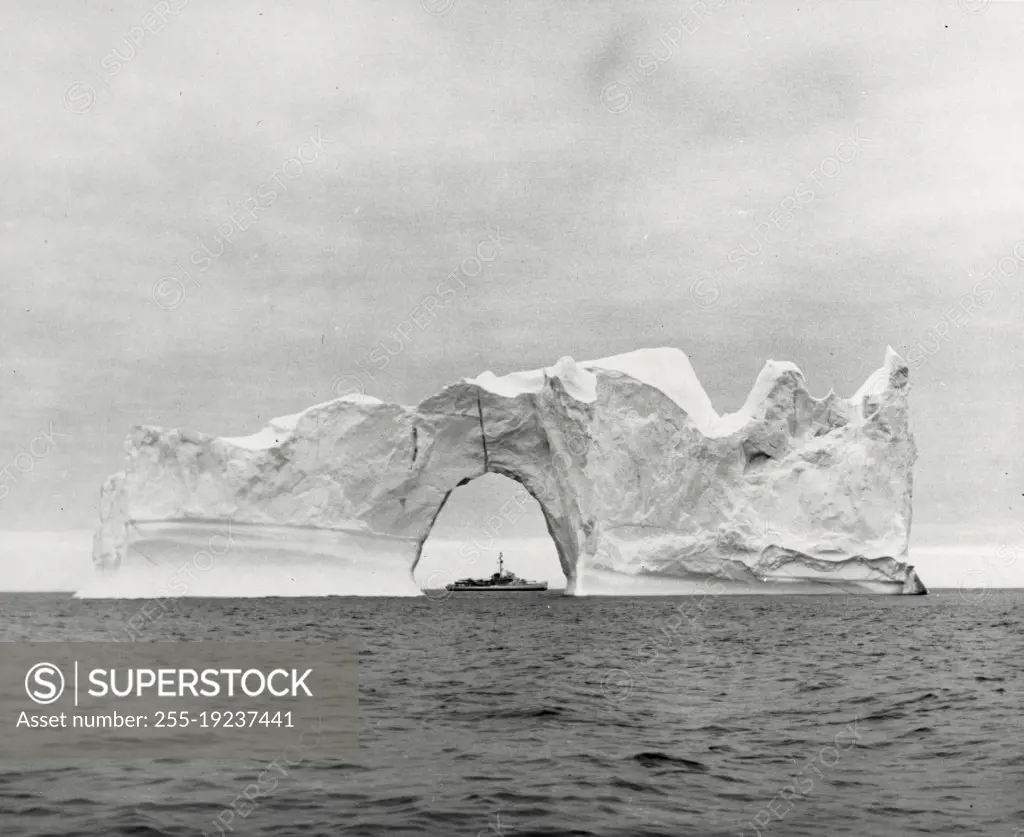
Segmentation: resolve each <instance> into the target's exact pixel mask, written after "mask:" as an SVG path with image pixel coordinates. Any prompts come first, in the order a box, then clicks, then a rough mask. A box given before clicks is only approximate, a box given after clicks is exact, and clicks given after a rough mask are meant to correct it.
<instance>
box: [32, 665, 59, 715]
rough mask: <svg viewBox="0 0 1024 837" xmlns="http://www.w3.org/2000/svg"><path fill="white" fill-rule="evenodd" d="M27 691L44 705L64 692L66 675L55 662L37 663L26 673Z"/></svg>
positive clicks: (33, 698) (37, 701)
mask: <svg viewBox="0 0 1024 837" xmlns="http://www.w3.org/2000/svg"><path fill="white" fill-rule="evenodd" d="M25 692H26V693H27V694H28V696H29V697H30V698H32V700H34V701H35V702H36V703H40V704H43V705H44V706H45V705H46V704H49V703H53V702H54V701H57V700H60V696H61V695H62V694H64V675H63V674H62V673H61V670H60V669H59V668H57V666H55V665H54V664H53V663H36V664H35V665H34V666H32V668H30V669H29V670H28V674H26V675H25Z"/></svg>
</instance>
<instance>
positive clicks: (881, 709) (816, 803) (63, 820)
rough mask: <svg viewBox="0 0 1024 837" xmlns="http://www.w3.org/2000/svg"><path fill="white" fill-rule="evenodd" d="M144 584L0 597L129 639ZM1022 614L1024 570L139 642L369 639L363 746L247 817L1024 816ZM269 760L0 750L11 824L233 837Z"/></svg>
mask: <svg viewBox="0 0 1024 837" xmlns="http://www.w3.org/2000/svg"><path fill="white" fill-rule="evenodd" d="M139 604H140V603H139V602H131V601H79V600H75V599H73V598H71V597H70V596H67V595H52V594H46V595H43V594H6V595H0V639H2V640H4V641H7V642H12V641H25V640H34V641H60V640H73V641H84V640H92V641H97V640H98V641H105V640H110V641H115V640H122V641H123V640H125V639H126V638H127V637H128V636H129V634H128V632H127V631H126V629H125V623H126V622H127V620H128V619H129V618H130V617H131V616H132V615H133V614H135V613H136V612H137V611H138V609H139ZM1022 614H1024V592H1021V591H983V592H981V593H978V594H977V595H974V596H973V598H972V600H971V601H966V600H965V599H964V597H963V596H961V595H959V594H958V593H956V592H955V591H954V592H943V591H936V592H933V593H932V594H931V595H929V596H924V597H879V598H875V597H862V596H857V597H841V596H831V597H824V596H822V597H813V596H799V597H775V596H773V597H765V598H760V597H752V596H743V597H717V598H705V599H700V598H688V599H687V598H668V599H650V598H647V599H625V598H623V599H616V598H597V599H571V598H565V597H562V596H559V595H557V594H555V595H552V594H547V595H536V596H534V595H527V594H508V595H501V594H499V595H481V596H472V595H461V596H460V595H455V596H451V597H449V598H447V599H444V600H441V599H430V598H424V599H347V598H331V599H262V600H258V599H219V600H210V599H190V600H182V601H181V602H180V612H174V611H169V612H168V613H166V614H165V615H163V616H161V617H159V618H158V619H156V620H155V621H152V622H150V623H148V625H147V627H146V628H145V629H144V632H143V635H142V636H141V637H140V640H141V641H166V640H175V641H184V642H195V641H203V640H228V641H233V640H249V641H252V640H258V641H263V640H266V641H290V642H298V643H306V642H324V641H327V642H330V641H334V640H339V639H345V640H348V641H350V642H354V643H355V644H356V645H357V646H358V647H359V648H360V658H359V669H360V671H359V677H360V713H361V719H362V733H361V740H360V751H359V753H358V754H357V755H354V754H347V755H345V756H344V757H342V756H340V755H339V757H338V758H333V759H331V758H328V759H321V760H318V761H315V762H306V763H303V764H300V765H298V766H297V767H295V768H292V769H291V771H290V772H289V774H288V776H287V777H286V778H284V779H282V781H281V782H280V783H279V785H278V787H277V788H276V789H274V790H273V792H271V793H268V794H267V795H266V796H262V797H258V798H257V799H256V804H255V807H253V808H252V809H251V810H248V811H247V813H246V816H245V817H244V818H236V819H235V820H234V822H233V824H232V825H231V830H230V831H228V833H231V834H239V835H267V836H268V837H269V836H270V835H273V836H274V837H290V836H291V835H296V836H297V835H321V834H323V835H339V834H344V835H353V837H356V836H357V835H389V837H390V835H467V837H469V836H472V837H476V835H488V836H489V837H490V835H512V837H527V836H528V835H608V837H612V836H613V835H622V836H623V837H626V835H629V837H639V835H709V836H710V835H737V834H745V835H746V834H750V835H757V834H758V833H761V834H773V835H793V836H794V837H796V836H797V835H823V834H829V835H859V836H860V837H863V835H904V834H906V835H912V834H933V835H939V834H948V835H958V836H962V835H992V837H1019V835H1020V834H1022V833H1024V730H1022V721H1021V716H1022V709H1024V696H1022V690H1021V687H1022V684H1024V653H1022V652H1024V616H1022ZM0 747H2V744H0ZM0 752H2V751H0ZM260 767H261V766H260V765H258V764H256V765H254V764H252V763H242V762H239V763H224V762H217V763H213V762H198V761H182V760H176V761H175V760H160V759H154V760H152V761H149V762H146V763H143V764H139V763H131V764H128V763H115V762H110V761H95V762H89V763H85V764H76V765H75V766H70V765H66V766H59V765H47V766H45V767H43V766H31V765H30V766H28V767H24V766H21V767H18V768H17V769H15V768H13V767H12V766H11V765H10V764H5V763H3V761H2V760H0V834H2V835H4V837H29V835H31V836H32V837H35V836H36V835H62V836H63V837H71V836H72V835H90V837H92V836H93V835H103V837H108V836H109V837H113V835H152V837H157V835H200V834H202V833H203V832H206V833H207V834H220V833H221V830H220V829H218V828H217V826H216V825H215V824H214V818H215V817H216V816H217V815H218V814H219V813H220V812H221V811H222V810H223V809H224V808H225V806H228V805H230V803H231V801H232V800H233V799H235V798H236V797H237V796H238V794H239V793H240V792H241V791H242V789H243V788H244V786H245V785H246V784H247V783H249V782H252V781H253V776H254V771H258V770H259V769H260Z"/></svg>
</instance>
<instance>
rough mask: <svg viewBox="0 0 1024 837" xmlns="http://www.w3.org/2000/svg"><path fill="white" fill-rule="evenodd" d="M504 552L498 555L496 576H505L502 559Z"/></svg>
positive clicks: (503, 560)
mask: <svg viewBox="0 0 1024 837" xmlns="http://www.w3.org/2000/svg"><path fill="white" fill-rule="evenodd" d="M504 554H505V553H504V552H499V553H498V575H499V576H503V575H504V574H505V559H504V558H502V556H503V555H504Z"/></svg>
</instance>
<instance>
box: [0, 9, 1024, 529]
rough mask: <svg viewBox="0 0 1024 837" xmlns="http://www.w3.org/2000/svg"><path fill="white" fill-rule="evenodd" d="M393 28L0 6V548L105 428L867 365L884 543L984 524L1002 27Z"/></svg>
mask: <svg viewBox="0 0 1024 837" xmlns="http://www.w3.org/2000/svg"><path fill="white" fill-rule="evenodd" d="M183 4H184V5H183ZM424 4H425V5H426V6H427V7H429V8H430V9H431V10H432V11H444V10H445V9H446V8H447V11H446V12H445V13H443V14H430V13H428V11H427V10H426V9H425V8H424V7H423V5H421V3H420V2H419V0H409V2H394V3H368V2H354V0H353V2H347V3H344V4H340V3H338V4H325V3H315V2H304V3H302V4H287V5H285V4H276V3H262V4H261V3H256V4H253V3H246V2H220V3H206V2H204V3H199V2H191V3H185V0H168V2H167V3H156V4H155V5H153V4H147V3H119V2H114V3H111V2H106V3H102V4H100V3H75V4H52V5H51V4H42V5H40V6H37V5H36V4H33V3H28V2H25V3H21V4H11V3H8V4H5V12H6V17H7V22H6V24H5V31H6V33H7V34H6V35H5V38H4V44H3V49H2V52H0V64H2V69H3V74H4V75H3V77H4V79H5V85H4V89H3V92H2V93H0V96H2V97H3V98H4V106H3V107H2V108H0V120H3V126H2V127H3V130H2V131H0V143H2V146H3V160H4V172H5V185H6V188H5V189H4V190H3V192H2V198H0V220H2V224H3V232H4V234H3V236H2V237H0V248H2V260H3V275H4V280H3V284H4V293H3V294H2V295H0V306H2V309H0V334H2V344H0V345H2V352H0V381H2V388H3V390H2V391H3V409H2V410H0V466H8V468H7V472H6V474H7V476H6V477H4V478H3V479H4V480H5V482H4V484H5V485H6V486H7V489H8V490H7V492H6V493H4V491H3V489H2V488H0V494H3V495H4V496H3V497H2V499H0V528H5V529H33V528H36V529H51V530H52V529H70V528H83V527H89V526H91V525H92V524H93V522H94V521H95V518H96V514H97V497H98V488H99V485H100V483H101V482H102V480H103V479H104V478H105V477H106V476H107V475H108V474H109V473H111V472H113V471H116V470H118V469H119V468H120V467H121V456H122V444H123V440H124V437H125V434H126V432H127V430H128V427H129V426H130V425H131V424H134V423H147V424H158V425H164V426H184V427H190V428H195V429H199V430H203V431H205V432H210V433H215V434H225V435H244V434H248V433H251V432H254V431H256V430H257V429H259V428H260V427H261V426H263V424H264V423H265V421H266V420H267V419H268V418H270V417H272V416H275V415H282V414H288V413H292V412H296V411H297V410H299V409H301V408H303V407H305V406H308V405H310V404H313V403H317V402H320V401H323V400H326V399H328V398H330V397H332V395H333V394H336V392H333V393H332V387H333V386H334V382H335V381H337V380H338V379H339V378H341V379H342V380H343V382H344V383H343V386H345V387H348V386H362V387H363V388H364V389H365V391H366V392H368V393H369V394H372V395H376V396H379V397H381V398H385V399H388V398H393V399H397V400H401V401H403V402H407V403H415V402H417V401H419V400H420V399H422V398H424V397H425V396H427V395H429V394H431V393H432V392H434V391H435V390H437V389H439V388H440V387H441V386H443V385H444V384H446V383H448V382H450V381H452V380H454V379H456V378H458V377H460V376H463V375H475V374H477V373H479V372H481V371H483V370H485V369H492V370H494V371H495V372H496V373H498V374H502V373H505V372H510V371H514V370H516V369H521V368H534V367H538V366H543V365H549V364H551V363H553V362H554V361H555V360H557V359H558V358H559V357H561V356H563V355H572V356H574V357H576V358H579V359H588V358H596V357H601V356H605V355H609V354H614V353H618V352H623V351H628V350H631V349H634V348H638V347H643V346H660V345H668V346H676V347H679V348H681V349H683V350H685V351H686V352H687V353H688V354H689V355H690V357H691V359H692V361H693V364H694V367H695V368H696V370H697V372H698V374H699V375H700V376H701V378H702V380H703V382H704V385H705V388H706V389H707V391H708V393H709V394H710V396H711V398H712V401H713V402H714V404H715V407H716V408H717V409H718V410H719V411H720V412H725V411H728V410H733V409H736V408H737V407H739V406H740V404H741V403H742V402H743V399H744V397H745V396H746V394H747V392H748V390H749V389H750V387H751V385H752V384H753V382H754V379H755V377H756V375H757V373H758V371H759V369H760V368H761V366H762V365H763V363H764V362H765V360H767V359H768V358H775V359H780V360H791V361H793V362H795V363H796V364H798V365H799V366H800V367H801V369H802V370H803V371H804V373H805V375H806V377H807V380H808V383H809V385H810V387H811V390H812V392H813V393H815V394H816V395H819V396H821V395H824V394H825V393H826V392H827V391H828V389H829V387H830V386H835V388H836V390H837V391H838V392H839V393H840V394H843V395H851V394H852V393H853V392H854V391H855V390H856V389H857V387H858V386H859V385H860V384H861V383H862V382H863V380H864V379H865V378H866V377H867V376H868V374H869V373H870V372H871V371H872V370H874V369H876V368H877V367H878V366H880V365H881V363H882V361H883V358H884V353H885V347H886V345H887V344H891V345H892V346H893V347H894V348H896V349H897V351H900V352H901V353H902V354H903V355H904V357H905V358H908V357H914V358H916V360H915V362H913V363H912V364H911V365H912V367H913V371H912V373H911V374H912V382H913V394H912V408H913V412H912V420H913V426H914V430H915V433H916V436H917V442H918V445H919V448H920V459H919V463H918V467H917V472H916V489H917V490H916V496H915V525H920V527H921V528H920V531H925V530H926V529H927V527H928V526H931V525H938V524H945V525H947V526H950V525H952V526H961V525H962V526H971V527H981V528H985V527H1002V528H1003V529H1006V528H1007V527H1010V526H1012V525H1013V524H1015V523H1016V522H1017V521H1018V520H1019V517H1020V510H1021V503H1022V494H1021V492H1022V484H1024V480H1022V476H1024V474H1022V468H1021V460H1022V453H1024V450H1022V443H1021V438H1022V432H1021V431H1022V428H1021V426H1020V404H1021V401H1022V396H1024V373H1022V372H1021V366H1020V358H1021V355H1022V349H1024V337H1022V335H1021V321H1022V313H1024V311H1022V301H1021V291H1020V286H1021V282H1022V278H1021V275H1019V274H1017V275H1013V274H1014V273H1016V272H1017V269H1018V268H1019V264H1018V260H1017V259H1015V258H1014V257H1013V253H1014V248H1015V247H1016V248H1017V252H1018V253H1019V254H1021V257H1022V258H1024V244H1022V243H1021V242H1024V192H1022V190H1021V189H1020V172H1021V171H1024V142H1022V141H1021V136H1022V134H1021V130H1020V128H1021V119H1022V114H1024V85H1022V84H1021V79H1022V78H1024V52H1022V50H1021V49H1020V43H1021V36H1022V34H1024V4H1018V3H1006V2H993V3H992V4H991V5H988V6H986V4H985V2H984V0H964V4H965V5H966V6H967V7H968V8H969V9H971V10H972V11H970V12H969V11H967V10H966V9H965V8H964V7H963V6H961V5H958V4H957V3H956V2H927V3H925V2H920V3H918V2H914V3H911V2H904V3H899V4H894V5H890V4H884V3H871V2H856V3H854V2H847V3H823V4H803V3H800V4H793V3H778V2H762V0H758V2H754V3H747V2H738V0H728V2H724V3H723V4H722V7H721V8H719V9H718V10H716V11H715V13H714V14H713V15H709V16H705V17H703V18H702V19H697V18H696V17H695V16H694V15H693V14H688V13H686V5H685V4H683V5H675V4H672V5H668V4H666V5H663V6H660V7H658V6H656V5H655V4H647V3H644V4H639V3H638V4H629V3H623V2H598V1H597V0H579V2H563V3H557V4H555V3H550V2H539V0H538V1H537V2H517V3H507V4H506V3H502V4H495V3H485V2H477V1H476V0H474V1H472V2H471V0H454V4H451V3H450V0H424ZM449 6H450V8H448V7H449ZM154 10H156V12H158V13H159V14H156V13H154ZM681 16H682V17H683V19H682V21H680V18H681ZM161 18H163V19H161ZM150 30H155V31H150ZM130 35H131V36H133V37H134V38H135V39H136V40H137V41H138V45H137V46H134V45H133V44H132V41H131V40H130V37H129V36H130ZM115 50H116V51H117V52H115ZM296 155H298V157H299V158H300V159H299V160H292V161H291V162H287V161H289V158H295V157H296ZM272 193H273V197H271V194H272ZM809 193H810V194H811V195H812V197H808V194H809ZM246 207H248V209H249V210H252V211H251V212H249V211H248V210H247V209H246ZM253 216H255V218H254V217H253ZM232 217H234V219H235V220H232ZM225 232H226V233H227V234H228V236H229V237H230V241H227V242H225V241H223V240H222V239H223V238H224V237H225V235H224V233H225ZM499 234H500V236H501V239H499V243H500V245H501V247H500V249H498V248H496V247H494V246H491V247H490V248H489V249H488V247H484V248H481V249H480V250H479V252H480V253H481V254H484V255H488V256H492V259H491V260H490V261H489V262H487V263H486V264H483V265H482V268H481V270H480V272H479V275H476V276H474V277H472V278H470V277H469V276H467V275H466V274H463V273H459V274H458V276H459V277H461V279H460V280H459V281H458V282H454V281H451V280H450V286H451V287H452V288H453V289H454V290H455V294H454V297H453V298H449V299H448V300H447V307H446V308H440V307H434V308H433V309H432V311H431V313H430V315H429V316H425V315H424V313H423V310H422V309H420V311H419V312H418V313H417V315H416V316H417V319H418V323H419V324H418V325H402V324H403V323H410V322H411V317H412V314H413V312H414V309H416V307H417V306H418V305H419V304H420V303H421V301H423V300H424V298H425V297H426V296H427V295H428V294H431V293H435V294H436V293H437V291H436V289H437V287H438V283H440V282H441V281H442V280H444V279H445V277H446V276H448V275H449V274H451V272H452V271H453V270H456V271H458V270H460V265H464V266H466V270H467V271H468V272H475V271H476V269H477V265H476V264H475V263H474V262H473V261H472V260H471V259H470V261H468V262H465V261H464V260H466V259H469V258H470V257H472V256H473V255H474V254H475V253H477V252H478V247H479V245H480V243H481V242H483V241H486V240H488V239H489V238H492V239H493V237H495V236H497V235H499ZM204 248H205V249H204ZM221 251H223V252H221ZM744 251H745V252H746V255H745V256H743V255H740V254H742V253H743V252H744ZM1001 259H1003V260H1004V261H1003V262H1000V260H1001ZM1000 264H1002V270H1000V268H999V266H1000ZM741 266H742V269H740V267H741ZM186 271H187V273H186ZM993 271H994V272H993ZM986 274H988V275H987V278H986ZM979 283H982V284H981V285H980V286H979ZM965 296H966V297H968V301H967V302H964V300H963V298H964V297H965ZM970 301H973V302H974V304H973V305H971V304H970ZM944 320H945V322H946V325H940V326H938V330H939V331H942V332H944V334H945V336H940V335H937V332H936V327H937V324H939V323H941V322H942V321H944ZM399 329H401V330H404V331H405V333H406V334H407V335H408V336H407V337H406V338H402V337H401V335H399V333H398V331H399ZM397 340H402V343H401V344H399V343H398V342H396V341H397ZM382 343H383V344H384V346H385V347H390V349H391V352H392V353H395V355H394V356H393V357H389V365H388V367H387V368H386V369H384V370H381V369H380V363H379V360H378V363H377V364H376V365H375V363H374V361H373V360H372V359H371V358H372V357H377V358H378V359H379V358H380V357H381V356H382V354H381V353H382V352H385V356H386V351H385V349H384V348H383V347H382ZM399 345H401V347H402V348H401V351H400V352H399V351H397V349H398V347H399ZM925 350H928V351H931V354H930V355H927V356H926V355H925V353H924V352H925ZM375 352H376V354H374V353H375ZM368 372H369V373H373V377H372V378H371V377H370V375H369V374H368ZM51 428H52V430H51ZM44 433H46V434H50V440H49V441H46V440H41V438H40V437H41V436H42V434H44ZM32 445H34V447H32V448H31V450H32V451H33V452H32V453H29V454H27V458H26V454H25V453H24V452H26V451H29V449H30V446H32ZM44 451H45V453H44ZM36 454H39V455H38V456H37V455H36ZM19 455H20V458H18V457H19ZM16 458H18V459H17V463H18V464H17V465H16ZM25 469H28V470H25ZM463 491H466V492H470V491H471V489H470V488H467V489H463ZM478 499H479V498H478ZM462 502H464V503H465V504H466V505H465V508H466V509H470V508H471V507H481V508H482V506H481V505H480V503H482V502H484V501H483V500H480V501H479V502H477V501H475V500H465V501H462ZM487 502H488V503H489V502H490V501H487ZM488 507H489V508H491V507H493V504H492V503H491V504H489V505H488ZM446 514H447V511H446Z"/></svg>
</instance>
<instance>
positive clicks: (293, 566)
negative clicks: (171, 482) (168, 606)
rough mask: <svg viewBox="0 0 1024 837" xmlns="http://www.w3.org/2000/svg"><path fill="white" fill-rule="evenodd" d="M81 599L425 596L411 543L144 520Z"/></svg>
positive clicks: (361, 535) (314, 532) (335, 533)
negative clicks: (118, 559)
mask: <svg viewBox="0 0 1024 837" xmlns="http://www.w3.org/2000/svg"><path fill="white" fill-rule="evenodd" d="M132 528H133V530H134V531H133V537H132V538H131V541H130V543H129V545H128V547H127V554H126V556H125V560H124V563H123V565H122V566H120V567H117V568H116V569H111V570H107V571H99V572H97V573H96V574H95V575H93V576H92V577H91V578H90V580H89V582H88V583H87V584H86V585H85V586H83V587H82V588H81V589H80V590H79V591H78V593H77V594H76V597H77V598H85V599H96V598H119V599H143V598H167V597H175V596H190V597H210V598H225V597H246V598H248V597H268V596H289V597H291V596H420V595H422V593H421V591H420V588H419V587H418V586H417V585H416V583H415V582H414V581H413V578H412V571H411V569H410V568H411V566H412V564H413V562H414V560H415V557H416V550H417V545H416V543H415V542H414V541H410V540H408V539H404V538H392V537H384V536H380V535H367V534H364V533H358V532H343V531H331V530H324V529H314V528H304V527H297V526H263V525H251V524H249V525H246V524H239V523H237V522H232V523H230V524H229V523H226V522H225V523H218V522H213V521H211V522H204V523H199V522H191V521H190V522H173V523H169V522H160V523H142V524H137V525H135V526H133V527H132Z"/></svg>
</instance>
